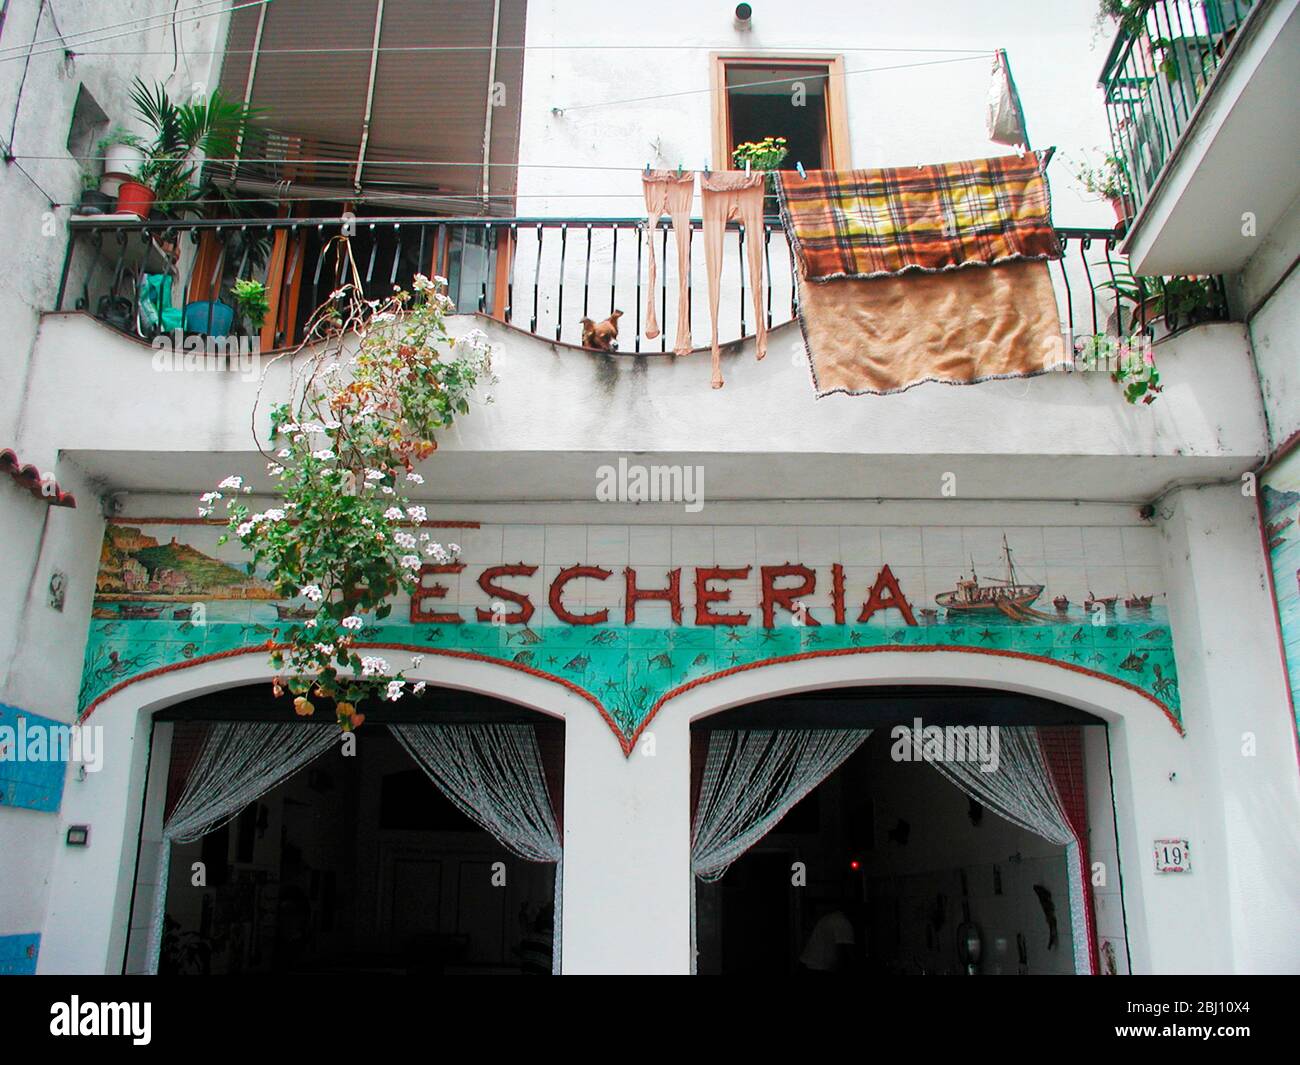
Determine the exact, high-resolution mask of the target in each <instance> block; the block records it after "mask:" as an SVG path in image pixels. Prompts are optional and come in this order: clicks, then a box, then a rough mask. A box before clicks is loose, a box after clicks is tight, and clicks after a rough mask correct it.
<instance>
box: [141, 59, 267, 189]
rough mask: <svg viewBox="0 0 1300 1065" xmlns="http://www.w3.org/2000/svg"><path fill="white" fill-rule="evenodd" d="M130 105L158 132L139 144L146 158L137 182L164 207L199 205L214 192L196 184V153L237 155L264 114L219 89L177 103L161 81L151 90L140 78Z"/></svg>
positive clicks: (219, 156) (207, 155) (216, 156)
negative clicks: (248, 131) (251, 126)
mask: <svg viewBox="0 0 1300 1065" xmlns="http://www.w3.org/2000/svg"><path fill="white" fill-rule="evenodd" d="M131 102H132V104H133V105H134V107H135V112H136V115H137V116H138V117H139V118H140V120H141V121H142V122H143V123H144V124H145V125H146V126H148V127H149V129H150V130H151V131H152V132H153V138H152V140H148V139H142V140H141V141H140V144H139V146H140V148H141V149H142V150H143V152H144V155H145V158H144V161H143V163H141V165H140V168H139V170H138V171H137V172H136V180H137V181H139V182H140V183H141V184H142V185H146V186H148V187H149V188H150V189H151V190H153V192H154V195H155V196H156V197H157V199H158V201H159V202H161V203H163V204H167V203H184V202H188V201H195V200H198V199H199V198H200V197H201V196H203V195H205V194H206V193H207V192H209V191H210V189H209V188H204V187H203V186H202V185H200V184H199V183H197V182H196V180H195V176H196V174H197V173H198V165H199V164H198V161H197V159H196V158H195V157H196V155H198V154H202V155H204V156H206V157H208V158H222V157H227V156H230V155H231V154H233V153H234V151H235V146H236V144H238V142H239V138H240V136H241V135H242V134H243V133H244V132H245V130H246V129H247V128H248V126H249V123H250V122H252V121H253V120H254V119H255V118H256V117H257V115H258V114H259V113H260V111H261V109H260V108H254V107H249V106H248V105H247V104H244V103H242V102H239V101H235V100H227V99H226V98H225V97H223V96H222V95H221V91H220V90H216V91H214V92H213V93H212V94H211V95H210V96H207V97H197V98H195V99H192V100H190V101H189V102H187V103H177V102H176V101H174V100H173V99H172V98H171V96H170V95H169V94H168V92H167V89H166V87H165V86H164V85H162V84H161V83H158V84H155V85H153V86H152V87H150V86H149V85H146V84H145V83H144V82H143V81H141V80H140V79H139V78H136V79H135V84H134V85H133V86H132V88H131Z"/></svg>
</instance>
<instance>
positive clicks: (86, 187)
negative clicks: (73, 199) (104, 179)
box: [73, 170, 113, 215]
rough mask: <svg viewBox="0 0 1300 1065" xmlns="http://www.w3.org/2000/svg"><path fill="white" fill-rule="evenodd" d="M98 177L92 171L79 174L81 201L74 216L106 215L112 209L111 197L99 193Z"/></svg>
mask: <svg viewBox="0 0 1300 1065" xmlns="http://www.w3.org/2000/svg"><path fill="white" fill-rule="evenodd" d="M99 181H100V178H99V175H98V174H96V173H95V172H94V171H93V170H83V171H82V172H81V201H80V202H79V203H78V204H77V206H76V208H75V209H74V212H73V213H74V214H79V215H97V214H107V213H108V212H109V211H111V210H112V209H113V197H112V196H109V195H107V194H106V193H104V192H101V191H100V188H99Z"/></svg>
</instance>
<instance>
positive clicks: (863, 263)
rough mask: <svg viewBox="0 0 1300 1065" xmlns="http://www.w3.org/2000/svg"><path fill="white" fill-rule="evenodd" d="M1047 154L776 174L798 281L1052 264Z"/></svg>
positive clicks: (1055, 252) (1055, 250) (1054, 247)
mask: <svg viewBox="0 0 1300 1065" xmlns="http://www.w3.org/2000/svg"><path fill="white" fill-rule="evenodd" d="M1052 151H1053V150H1052V149H1050V148H1049V149H1048V150H1046V151H1044V152H1026V153H1025V154H1024V158H1020V157H1019V156H1015V155H1002V156H997V157H995V158H992V159H971V160H967V161H966V162H961V163H937V164H935V165H933V166H917V167H891V168H889V169H884V170H810V171H808V177H807V179H806V180H805V179H803V178H801V177H800V176H799V175H798V174H795V173H790V172H789V171H781V172H779V176H778V184H777V189H778V193H779V196H780V200H781V221H782V222H783V223H784V225H785V231H786V233H787V235H788V236H789V239H790V242H791V244H792V245H793V246H794V249H795V251H796V253H797V254H798V256H799V262H800V266H801V267H802V273H803V276H804V277H805V278H807V279H808V280H810V281H829V280H831V279H834V278H871V277H885V276H888V275H891V274H901V273H904V272H906V271H911V270H923V271H926V272H935V271H939V270H952V269H955V268H957V267H961V266H967V265H971V264H982V265H985V266H989V265H992V264H994V263H1003V262H1009V261H1013V260H1017V259H1043V260H1045V259H1057V258H1060V255H1061V251H1060V246H1059V244H1058V242H1057V239H1056V233H1055V231H1054V230H1053V229H1052V203H1051V194H1050V193H1049V191H1048V188H1047V179H1046V178H1045V177H1044V176H1043V170H1044V169H1045V168H1046V166H1047V162H1048V160H1049V159H1051V157H1052Z"/></svg>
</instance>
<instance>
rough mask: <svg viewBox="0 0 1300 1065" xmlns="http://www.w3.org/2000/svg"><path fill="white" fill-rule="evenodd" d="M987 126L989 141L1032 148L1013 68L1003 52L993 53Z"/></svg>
mask: <svg viewBox="0 0 1300 1065" xmlns="http://www.w3.org/2000/svg"><path fill="white" fill-rule="evenodd" d="M985 125H986V126H987V127H988V133H989V140H991V141H993V142H994V143H996V144H1010V145H1012V146H1015V145H1019V146H1020V147H1023V148H1028V147H1029V134H1027V133H1026V132H1025V112H1024V110H1023V109H1022V108H1021V106H1020V93H1018V92H1017V91H1016V82H1015V79H1014V78H1012V76H1011V64H1010V63H1008V62H1007V53H1006V50H1005V49H1003V48H999V49H998V50H997V51H996V52H994V53H993V72H992V77H991V80H990V81H989V99H988V109H987V113H986V116H985Z"/></svg>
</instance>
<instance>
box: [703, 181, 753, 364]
mask: <svg viewBox="0 0 1300 1065" xmlns="http://www.w3.org/2000/svg"><path fill="white" fill-rule="evenodd" d="M765 189H766V175H765V174H762V173H752V174H747V173H745V172H744V171H741V170H721V171H718V172H716V173H709V174H701V175H700V196H701V199H702V201H703V215H704V262H705V266H706V270H707V273H708V275H709V324H710V326H711V328H712V330H713V345H712V355H713V381H712V384H713V387H714V388H721V387H722V355H721V352H720V350H719V348H718V302H719V298H720V295H721V288H722V249H723V243H724V240H725V237H726V232H727V223H728V222H729V221H731V220H732V219H736V220H738V221H739V222H740V224H741V225H742V226H744V227H745V236H746V238H747V242H746V243H747V246H746V249H745V258H746V260H747V261H748V264H749V288H750V295H751V296H752V297H753V300H754V323H755V325H754V335H755V344H756V346H755V349H754V355H755V357H756V358H759V359H761V358H762V357H763V356H764V355H766V354H767V318H766V317H765V316H764V314H763V194H764V191H765Z"/></svg>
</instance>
